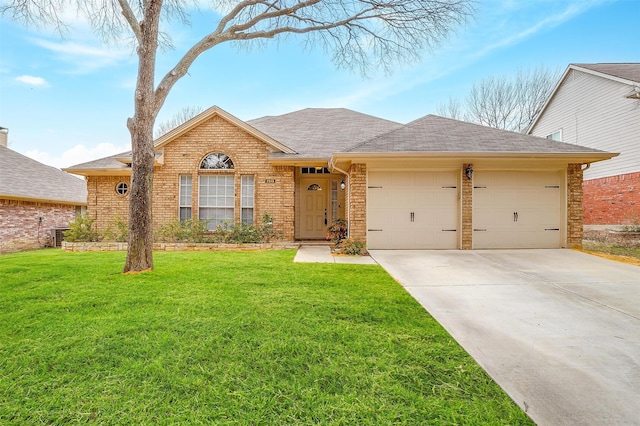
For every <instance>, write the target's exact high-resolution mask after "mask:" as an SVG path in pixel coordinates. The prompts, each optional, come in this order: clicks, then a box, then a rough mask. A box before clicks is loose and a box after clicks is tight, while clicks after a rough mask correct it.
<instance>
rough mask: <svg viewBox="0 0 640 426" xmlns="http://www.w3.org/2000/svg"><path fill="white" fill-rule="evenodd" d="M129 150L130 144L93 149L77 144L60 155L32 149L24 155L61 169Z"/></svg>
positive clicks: (107, 145) (108, 144)
mask: <svg viewBox="0 0 640 426" xmlns="http://www.w3.org/2000/svg"><path fill="white" fill-rule="evenodd" d="M129 150H131V145H130V144H125V145H113V144H111V143H108V142H104V143H101V144H98V145H96V146H94V147H86V146H85V145H82V144H78V145H76V146H74V147H72V148H70V149H68V150H66V151H63V152H61V153H54V154H51V153H50V152H46V151H41V150H39V149H32V150H30V151H27V152H25V153H24V155H26V156H27V157H29V158H33V159H34V160H36V161H39V162H41V163H43V164H47V165H49V166H53V167H57V168H63V167H70V166H73V165H76V164H80V163H85V162H87V161H93V160H97V159H99V158H103V157H108V156H110V155H114V154H119V153H121V152H126V151H129Z"/></svg>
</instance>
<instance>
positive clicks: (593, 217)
mask: <svg viewBox="0 0 640 426" xmlns="http://www.w3.org/2000/svg"><path fill="white" fill-rule="evenodd" d="M582 188H583V191H584V195H583V197H584V198H583V201H584V224H585V225H633V224H638V223H640V172H638V173H629V174H625V175H619V176H610V177H605V178H600V179H591V180H586V181H584V182H583V184H582Z"/></svg>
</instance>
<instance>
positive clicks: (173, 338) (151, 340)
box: [0, 250, 532, 425]
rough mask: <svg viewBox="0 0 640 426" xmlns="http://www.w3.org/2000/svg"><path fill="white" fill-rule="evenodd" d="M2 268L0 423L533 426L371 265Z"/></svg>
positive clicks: (286, 260) (28, 260)
mask: <svg viewBox="0 0 640 426" xmlns="http://www.w3.org/2000/svg"><path fill="white" fill-rule="evenodd" d="M124 256H125V254H124V253H65V252H62V251H60V250H44V251H34V252H28V253H20V254H13V255H4V256H0V424H20V425H23V424H67V423H71V424H76V423H90V424H92V423H96V424H136V425H138V424H176V423H181V424H233V425H261V424H264V425H286V424H287V425H288V424H341V425H343V424H357V425H386V424H420V425H425V424H447V425H448V424H509V425H513V424H532V423H531V422H530V420H529V419H528V418H527V416H526V415H525V414H524V413H523V412H522V411H521V410H520V409H519V408H518V407H517V406H516V405H515V404H514V403H513V402H512V401H511V400H510V399H509V398H508V397H507V395H506V394H505V393H504V392H503V391H502V390H501V389H500V388H499V387H498V386H497V385H496V384H495V383H494V382H493V381H492V380H491V379H490V378H489V377H488V376H487V374H486V373H485V372H484V371H483V370H482V369H481V368H480V367H479V366H478V365H477V364H476V363H475V362H474V361H473V359H471V357H469V355H467V354H466V352H464V350H463V349H462V348H461V347H460V346H459V345H458V344H457V343H456V342H455V341H454V340H453V339H452V338H451V337H450V336H449V335H448V334H447V333H446V332H445V331H444V330H443V329H442V328H441V327H440V325H439V324H438V323H436V322H435V321H434V320H433V319H432V318H431V317H430V316H429V315H428V314H427V313H426V312H425V311H424V310H423V309H422V308H421V307H420V306H419V305H418V303H417V302H415V301H414V300H413V299H412V298H411V297H410V296H409V295H408V294H407V293H406V292H405V291H404V290H403V289H402V288H401V286H399V285H398V284H397V283H396V282H395V281H393V279H392V278H390V277H389V276H388V275H387V274H386V273H385V272H384V271H383V270H382V269H381V268H380V267H378V266H362V265H338V264H295V263H293V256H294V252H293V251H269V252H251V253H236V252H227V253H225V252H209V253H207V252H199V253H193V252H179V253H157V254H155V262H156V270H155V271H153V272H150V273H145V274H139V275H122V274H120V271H121V269H122V266H123V264H124Z"/></svg>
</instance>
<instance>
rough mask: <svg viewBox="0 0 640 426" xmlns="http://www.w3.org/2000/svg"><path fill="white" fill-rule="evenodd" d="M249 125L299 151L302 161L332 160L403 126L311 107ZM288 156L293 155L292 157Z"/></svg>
mask: <svg viewBox="0 0 640 426" xmlns="http://www.w3.org/2000/svg"><path fill="white" fill-rule="evenodd" d="M247 123H248V124H250V125H251V126H253V127H255V128H256V129H258V130H260V131H261V132H263V133H265V134H267V135H269V136H271V137H272V138H273V139H275V140H277V141H279V142H281V143H283V144H284V145H286V146H288V147H289V148H291V149H293V150H295V151H296V152H297V153H298V155H293V156H294V157H302V158H329V157H330V156H331V154H332V153H334V152H341V151H345V150H347V149H348V148H349V147H351V146H354V145H356V144H359V143H362V142H364V141H366V140H368V139H371V138H373V137H375V136H378V135H380V134H383V133H386V132H389V131H390V130H393V129H398V128H400V127H402V124H400V123H396V122H394V121H389V120H385V119H382V118H378V117H374V116H371V115H367V114H362V113H359V112H356V111H352V110H349V109H344V108H307V109H303V110H300V111H295V112H291V113H289V114H284V115H279V116H275V117H274V116H267V117H262V118H258V119H255V120H249V121H247ZM286 156H289V157H290V156H292V155H291V154H289V155H286Z"/></svg>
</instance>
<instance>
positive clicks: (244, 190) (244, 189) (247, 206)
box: [240, 175, 255, 225]
mask: <svg viewBox="0 0 640 426" xmlns="http://www.w3.org/2000/svg"><path fill="white" fill-rule="evenodd" d="M240 180H241V185H240V194H241V195H240V212H241V214H240V220H241V221H242V223H246V224H247V225H253V206H254V202H253V200H254V189H255V178H254V177H253V176H250V175H244V176H242V177H241V178H240Z"/></svg>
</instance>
